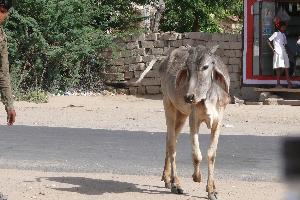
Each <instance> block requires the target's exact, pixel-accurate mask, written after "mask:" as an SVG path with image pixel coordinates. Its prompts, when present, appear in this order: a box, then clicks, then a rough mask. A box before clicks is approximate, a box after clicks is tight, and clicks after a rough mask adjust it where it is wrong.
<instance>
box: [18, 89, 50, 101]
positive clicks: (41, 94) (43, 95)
mask: <svg viewBox="0 0 300 200" xmlns="http://www.w3.org/2000/svg"><path fill="white" fill-rule="evenodd" d="M15 100H17V101H28V102H34V103H47V102H48V100H49V97H48V94H47V92H45V91H43V90H39V89H38V90H29V91H27V92H26V93H16V95H15Z"/></svg>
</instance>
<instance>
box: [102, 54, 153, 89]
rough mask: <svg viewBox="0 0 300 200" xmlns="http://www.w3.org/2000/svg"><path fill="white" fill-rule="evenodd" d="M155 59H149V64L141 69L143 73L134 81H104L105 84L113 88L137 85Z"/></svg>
mask: <svg viewBox="0 0 300 200" xmlns="http://www.w3.org/2000/svg"><path fill="white" fill-rule="evenodd" d="M156 61H157V59H156V58H155V59H153V60H151V62H150V63H149V66H148V67H147V68H146V69H145V70H144V71H143V73H142V74H141V76H140V78H139V79H138V80H137V81H135V82H127V81H126V82H106V83H105V84H106V85H108V86H112V87H115V88H125V87H129V86H138V85H139V84H140V83H141V82H142V80H143V78H144V77H145V76H146V74H147V73H148V72H149V71H150V70H151V69H152V67H153V66H154V64H155V63H156Z"/></svg>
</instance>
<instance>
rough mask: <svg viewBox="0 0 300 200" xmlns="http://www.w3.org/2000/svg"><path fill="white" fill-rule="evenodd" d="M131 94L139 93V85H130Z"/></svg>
mask: <svg viewBox="0 0 300 200" xmlns="http://www.w3.org/2000/svg"><path fill="white" fill-rule="evenodd" d="M129 94H130V95H137V94H138V88H137V87H130V88H129Z"/></svg>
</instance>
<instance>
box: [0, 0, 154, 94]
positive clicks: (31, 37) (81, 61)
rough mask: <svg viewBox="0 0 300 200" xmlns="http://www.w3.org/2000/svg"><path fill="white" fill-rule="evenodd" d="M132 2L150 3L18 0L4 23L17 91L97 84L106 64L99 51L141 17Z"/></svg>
mask: <svg viewBox="0 0 300 200" xmlns="http://www.w3.org/2000/svg"><path fill="white" fill-rule="evenodd" d="M132 2H135V3H138V4H144V3H149V2H150V1H149V0H135V1H129V0H115V1H114V3H112V2H111V0H18V1H16V2H15V5H14V10H13V11H12V13H11V14H10V19H9V20H8V21H7V23H6V24H5V29H6V33H7V35H8V40H9V51H10V63H11V73H12V83H13V88H14V90H15V92H17V91H28V90H31V89H34V88H35V89H42V90H47V91H50V92H57V91H65V90H67V89H70V88H74V87H81V88H82V87H85V86H88V87H98V86H97V85H95V84H94V83H96V82H99V80H100V78H101V77H99V76H100V75H101V71H102V70H103V67H104V61H102V60H100V59H99V56H98V54H99V52H100V51H101V50H103V49H104V48H107V47H111V46H112V45H113V42H112V41H113V37H114V36H115V35H118V34H125V33H126V32H128V31H129V32H130V31H133V30H134V28H135V23H134V22H136V21H138V20H140V16H137V15H136V13H135V10H134V8H133V5H132ZM107 32H112V33H113V34H108V33H107ZM90 89H92V88H90Z"/></svg>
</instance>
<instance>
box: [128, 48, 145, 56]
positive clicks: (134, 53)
mask: <svg viewBox="0 0 300 200" xmlns="http://www.w3.org/2000/svg"><path fill="white" fill-rule="evenodd" d="M131 55H132V56H139V55H140V56H144V55H146V51H145V49H144V48H141V49H133V50H132V51H131Z"/></svg>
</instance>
